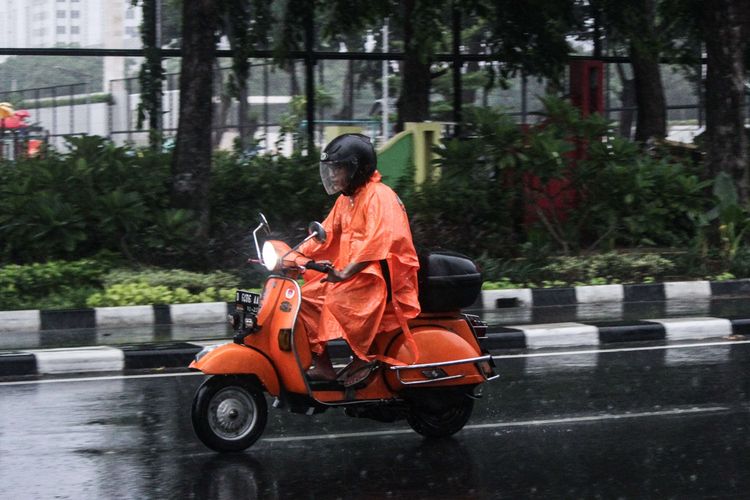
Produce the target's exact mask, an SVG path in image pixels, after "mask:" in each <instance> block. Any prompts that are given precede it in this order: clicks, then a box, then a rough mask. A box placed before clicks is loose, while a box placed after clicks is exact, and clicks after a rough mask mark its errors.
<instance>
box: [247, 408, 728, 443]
mask: <svg viewBox="0 0 750 500" xmlns="http://www.w3.org/2000/svg"><path fill="white" fill-rule="evenodd" d="M730 409H731V408H729V407H728V406H709V407H706V408H695V407H692V408H675V409H672V410H663V411H647V412H639V413H618V414H604V415H586V416H581V417H567V418H554V419H543V420H520V421H516V422H494V423H491V424H474V425H467V426H466V427H464V430H475V429H503V428H509V427H533V426H539V425H560V424H578V423H586V422H601V421H607V420H624V419H633V418H650V417H664V416H670V415H695V414H705V413H719V412H725V411H729V410H730ZM413 433H414V431H413V430H411V429H394V430H391V431H372V432H346V433H341V434H317V435H306V436H286V437H277V438H266V439H261V441H264V442H267V443H286V442H299V441H316V440H322V439H346V438H360V437H377V436H391V435H398V434H413Z"/></svg>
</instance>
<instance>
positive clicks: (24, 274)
mask: <svg viewBox="0 0 750 500" xmlns="http://www.w3.org/2000/svg"><path fill="white" fill-rule="evenodd" d="M108 269H109V264H108V263H107V262H106V261H104V260H93V259H82V260H78V261H72V262H64V261H50V262H45V263H34V264H27V265H17V264H11V265H7V266H3V267H0V310H2V309H21V308H31V309H38V308H39V307H40V303H44V304H48V307H49V308H53V307H80V306H83V305H84V304H85V301H86V297H87V296H88V294H90V293H91V292H92V290H95V289H96V288H97V287H98V286H100V284H101V279H102V277H103V275H104V274H105V273H106V272H107V270H108Z"/></svg>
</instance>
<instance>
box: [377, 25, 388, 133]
mask: <svg viewBox="0 0 750 500" xmlns="http://www.w3.org/2000/svg"><path fill="white" fill-rule="evenodd" d="M382 52H383V53H386V52H388V18H387V17H386V18H385V23H384V24H383V50H382ZM389 63H390V61H383V62H382V63H381V64H382V77H381V80H382V81H381V83H382V85H383V99H382V101H381V106H380V109H381V110H382V123H383V126H382V129H383V142H384V143H385V142H386V141H387V140H388V137H390V135H391V131H390V130H389V125H390V123H389V121H388V117H389V115H390V111H391V110H390V106H389V103H388V101H389V99H390V97H389V95H388V93H389V89H388V65H389Z"/></svg>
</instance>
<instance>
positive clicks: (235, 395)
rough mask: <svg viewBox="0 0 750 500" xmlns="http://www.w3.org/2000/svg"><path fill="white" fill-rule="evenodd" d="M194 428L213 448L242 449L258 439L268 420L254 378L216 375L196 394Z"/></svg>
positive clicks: (207, 444)
mask: <svg viewBox="0 0 750 500" xmlns="http://www.w3.org/2000/svg"><path fill="white" fill-rule="evenodd" d="M192 419H193V429H194V430H195V434H196V435H197V436H198V438H199V439H200V440H201V441H202V442H203V444H205V445H206V446H208V447H209V448H211V449H212V450H216V451H242V450H245V449H246V448H248V447H250V446H251V445H252V444H253V443H254V442H255V441H257V440H258V438H259V437H260V435H261V434H262V433H263V430H264V429H265V427H266V421H267V420H268V405H267V404H266V398H265V397H264V396H263V391H262V390H261V388H260V386H259V384H258V383H257V381H254V380H252V379H248V378H246V377H238V376H226V375H216V376H213V377H211V378H209V379H208V380H206V381H205V382H204V383H203V384H202V385H201V386H200V387H199V388H198V391H197V392H196V393H195V398H194V399H193V409H192Z"/></svg>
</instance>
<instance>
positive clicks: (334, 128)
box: [323, 125, 362, 144]
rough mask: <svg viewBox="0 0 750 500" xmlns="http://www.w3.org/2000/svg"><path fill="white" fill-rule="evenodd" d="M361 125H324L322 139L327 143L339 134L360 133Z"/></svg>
mask: <svg viewBox="0 0 750 500" xmlns="http://www.w3.org/2000/svg"><path fill="white" fill-rule="evenodd" d="M361 133H362V127H359V126H357V125H326V126H325V127H324V128H323V139H324V140H325V144H328V143H329V142H331V141H332V140H334V139H335V138H336V137H338V136H340V135H341V134H361Z"/></svg>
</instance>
